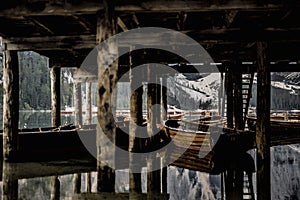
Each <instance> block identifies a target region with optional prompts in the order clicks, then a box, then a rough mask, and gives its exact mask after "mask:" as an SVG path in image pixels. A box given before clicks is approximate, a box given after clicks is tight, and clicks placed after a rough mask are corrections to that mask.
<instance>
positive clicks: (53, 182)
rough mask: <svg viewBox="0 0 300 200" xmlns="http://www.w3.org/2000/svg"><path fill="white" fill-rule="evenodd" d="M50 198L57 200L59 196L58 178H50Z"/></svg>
mask: <svg viewBox="0 0 300 200" xmlns="http://www.w3.org/2000/svg"><path fill="white" fill-rule="evenodd" d="M50 186H51V196H50V200H59V196H60V182H59V179H58V176H52V177H51V179H50Z"/></svg>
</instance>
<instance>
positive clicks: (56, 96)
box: [50, 66, 61, 127]
mask: <svg viewBox="0 0 300 200" xmlns="http://www.w3.org/2000/svg"><path fill="white" fill-rule="evenodd" d="M50 79H51V111H52V112H51V114H52V126H55V127H58V126H60V125H61V122H60V67H56V66H53V67H52V68H51V70H50Z"/></svg>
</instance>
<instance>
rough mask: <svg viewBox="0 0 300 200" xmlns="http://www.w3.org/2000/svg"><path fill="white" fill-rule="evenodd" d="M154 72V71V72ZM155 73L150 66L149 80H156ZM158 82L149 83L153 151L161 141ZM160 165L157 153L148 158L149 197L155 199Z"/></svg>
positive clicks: (158, 190)
mask: <svg viewBox="0 0 300 200" xmlns="http://www.w3.org/2000/svg"><path fill="white" fill-rule="evenodd" d="M152 73H153V72H152ZM154 78H156V77H155V75H153V74H151V69H150V67H148V80H149V82H154V80H153V79H154ZM157 87H158V86H157V85H156V84H149V83H148V90H147V110H148V124H147V132H148V136H149V142H148V143H147V149H148V151H150V152H151V151H152V149H153V147H154V145H156V144H158V143H159V138H158V137H157V135H158V134H156V135H155V133H157V131H158V130H157V127H156V124H157V122H160V120H159V118H160V113H158V111H157V109H154V108H153V105H155V104H157V103H158V101H157V100H158V96H159V95H158V91H159V90H158V89H157ZM158 166H160V158H158V157H157V156H156V155H152V157H148V158H147V198H148V199H153V198H154V195H155V194H156V193H160V188H161V187H160V170H154V169H158Z"/></svg>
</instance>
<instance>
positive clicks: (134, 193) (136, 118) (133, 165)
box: [128, 55, 143, 199]
mask: <svg viewBox="0 0 300 200" xmlns="http://www.w3.org/2000/svg"><path fill="white" fill-rule="evenodd" d="M133 59H134V58H132V55H130V57H129V61H130V87H131V95H130V126H129V127H130V129H129V147H128V151H129V152H130V154H129V156H130V157H129V192H130V193H129V199H138V194H140V193H142V183H141V170H142V169H141V160H137V159H136V158H135V157H134V156H133V152H136V153H137V152H139V151H140V150H141V149H142V146H141V145H140V144H141V143H140V142H139V139H138V138H136V137H138V126H142V123H143V98H142V96H143V87H142V81H141V78H140V74H137V73H135V72H134V71H133V67H134V66H133V63H132V62H133ZM134 86H137V87H139V88H134ZM132 171H135V172H136V171H139V172H140V173H132Z"/></svg>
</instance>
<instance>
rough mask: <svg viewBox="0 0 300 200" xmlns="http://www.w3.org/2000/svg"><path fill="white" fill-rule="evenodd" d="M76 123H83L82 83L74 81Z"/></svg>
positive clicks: (78, 124)
mask: <svg viewBox="0 0 300 200" xmlns="http://www.w3.org/2000/svg"><path fill="white" fill-rule="evenodd" d="M74 107H75V125H77V126H80V125H82V97H81V83H79V82H74Z"/></svg>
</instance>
